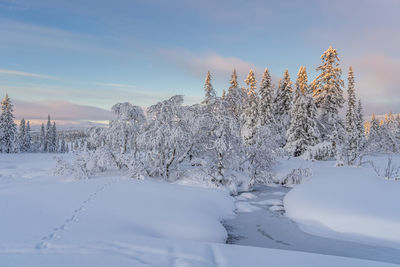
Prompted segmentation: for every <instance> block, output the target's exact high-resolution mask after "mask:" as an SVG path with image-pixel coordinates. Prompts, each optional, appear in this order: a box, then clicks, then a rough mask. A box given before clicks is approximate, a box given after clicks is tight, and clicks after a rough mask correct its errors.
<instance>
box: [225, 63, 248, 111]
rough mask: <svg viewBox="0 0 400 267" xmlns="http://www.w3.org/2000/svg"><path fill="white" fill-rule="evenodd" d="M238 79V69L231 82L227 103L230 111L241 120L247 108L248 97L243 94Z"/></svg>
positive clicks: (234, 71) (234, 72)
mask: <svg viewBox="0 0 400 267" xmlns="http://www.w3.org/2000/svg"><path fill="white" fill-rule="evenodd" d="M237 78H238V77H237V74H236V69H234V70H233V73H232V76H231V79H230V81H229V89H228V94H227V101H228V103H229V107H230V110H231V111H232V112H233V113H234V114H235V116H236V117H237V118H240V116H241V114H242V111H243V109H244V108H245V104H246V95H245V94H244V93H243V91H242V89H241V88H239V83H238V80H237Z"/></svg>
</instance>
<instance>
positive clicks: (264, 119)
mask: <svg viewBox="0 0 400 267" xmlns="http://www.w3.org/2000/svg"><path fill="white" fill-rule="evenodd" d="M259 95H260V99H259V105H258V112H259V120H260V124H261V126H264V125H268V124H271V123H274V122H275V120H274V87H273V84H272V80H271V75H270V74H269V70H268V69H265V70H264V73H263V76H262V79H261V83H260V89H259Z"/></svg>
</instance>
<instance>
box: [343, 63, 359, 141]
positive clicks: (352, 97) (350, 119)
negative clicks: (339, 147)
mask: <svg viewBox="0 0 400 267" xmlns="http://www.w3.org/2000/svg"><path fill="white" fill-rule="evenodd" d="M347 80H348V82H347V96H348V99H347V112H346V131H347V132H349V133H352V132H354V133H355V132H356V128H357V115H356V112H357V109H356V93H355V89H354V73H353V69H352V67H350V68H349V76H348V79H347Z"/></svg>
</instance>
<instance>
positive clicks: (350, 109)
mask: <svg viewBox="0 0 400 267" xmlns="http://www.w3.org/2000/svg"><path fill="white" fill-rule="evenodd" d="M354 85H355V83H354V73H353V69H352V67H350V68H349V75H348V82H347V86H348V87H347V95H348V99H347V111H346V127H345V129H346V132H345V136H344V142H343V147H342V149H341V152H342V155H343V156H344V158H345V160H346V162H347V164H349V165H353V164H360V163H361V159H362V156H363V150H364V136H363V135H364V134H363V132H360V127H359V123H360V121H359V116H362V115H359V114H358V112H359V111H358V109H357V107H356V93H355V88H354ZM359 103H361V102H359ZM359 108H361V106H359Z"/></svg>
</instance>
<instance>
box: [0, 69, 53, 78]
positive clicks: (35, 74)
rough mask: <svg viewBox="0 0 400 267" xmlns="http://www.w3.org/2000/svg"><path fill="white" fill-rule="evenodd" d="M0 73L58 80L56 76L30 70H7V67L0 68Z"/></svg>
mask: <svg viewBox="0 0 400 267" xmlns="http://www.w3.org/2000/svg"><path fill="white" fill-rule="evenodd" d="M0 75H13V76H23V77H31V78H38V79H48V80H59V78H57V77H53V76H49V75H43V74H37V73H31V72H23V71H17V70H7V69H0Z"/></svg>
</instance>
